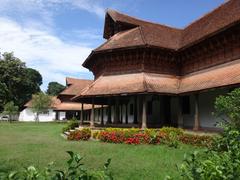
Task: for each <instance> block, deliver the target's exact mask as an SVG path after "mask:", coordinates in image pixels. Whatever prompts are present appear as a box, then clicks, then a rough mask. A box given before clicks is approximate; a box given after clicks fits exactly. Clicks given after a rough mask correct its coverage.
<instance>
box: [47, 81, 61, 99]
mask: <svg viewBox="0 0 240 180" xmlns="http://www.w3.org/2000/svg"><path fill="white" fill-rule="evenodd" d="M64 88H65V86H63V85H62V84H59V83H58V82H50V83H48V89H47V94H49V95H52V96H56V95H58V94H59V93H60V92H61V91H63V90H64Z"/></svg>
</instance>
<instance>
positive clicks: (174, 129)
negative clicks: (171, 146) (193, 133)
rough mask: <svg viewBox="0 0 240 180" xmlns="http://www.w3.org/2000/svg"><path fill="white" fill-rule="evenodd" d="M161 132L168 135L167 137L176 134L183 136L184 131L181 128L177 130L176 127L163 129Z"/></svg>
mask: <svg viewBox="0 0 240 180" xmlns="http://www.w3.org/2000/svg"><path fill="white" fill-rule="evenodd" d="M160 131H161V132H164V133H166V134H167V135H170V133H171V134H173V133H174V134H176V135H177V136H180V135H183V133H184V131H183V129H181V128H175V127H163V128H161V129H160Z"/></svg>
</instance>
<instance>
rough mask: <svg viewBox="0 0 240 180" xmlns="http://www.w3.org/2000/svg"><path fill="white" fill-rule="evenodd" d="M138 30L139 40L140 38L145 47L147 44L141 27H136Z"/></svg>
mask: <svg viewBox="0 0 240 180" xmlns="http://www.w3.org/2000/svg"><path fill="white" fill-rule="evenodd" d="M138 29H139V31H140V35H141V38H142V41H143V43H144V44H145V45H147V44H148V43H147V42H146V39H145V36H144V34H143V30H142V26H138Z"/></svg>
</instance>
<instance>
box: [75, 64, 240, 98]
mask: <svg viewBox="0 0 240 180" xmlns="http://www.w3.org/2000/svg"><path fill="white" fill-rule="evenodd" d="M239 69H240V60H236V61H233V62H230V63H225V64H223V65H218V66H215V67H213V68H208V69H205V70H202V71H198V72H196V73H192V74H189V75H186V76H182V77H178V76H171V75H163V74H154V73H134V74H121V75H109V76H106V75H105V76H104V75H102V76H100V77H99V78H98V79H97V80H96V81H94V82H93V83H92V84H91V85H90V86H88V87H86V88H85V89H84V90H83V91H82V92H81V93H79V94H78V95H77V96H75V97H74V99H78V98H81V97H90V96H107V95H120V94H133V93H146V92H155V93H166V94H181V93H187V92H193V91H200V90H204V89H211V88H216V87H223V86H228V85H234V84H240V71H239Z"/></svg>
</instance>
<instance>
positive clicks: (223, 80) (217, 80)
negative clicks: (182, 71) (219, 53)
mask: <svg viewBox="0 0 240 180" xmlns="http://www.w3.org/2000/svg"><path fill="white" fill-rule="evenodd" d="M234 84H240V60H236V61H232V62H229V63H225V64H222V65H218V66H216V67H212V68H208V69H205V70H202V71H199V72H196V73H192V74H189V75H187V76H184V77H183V78H182V79H181V81H180V86H179V93H184V92H190V91H199V90H205V89H211V88H216V87H223V86H229V85H234Z"/></svg>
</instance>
